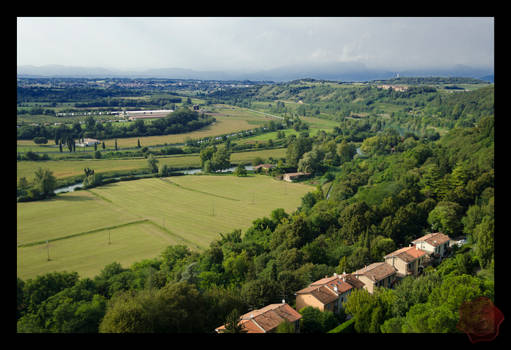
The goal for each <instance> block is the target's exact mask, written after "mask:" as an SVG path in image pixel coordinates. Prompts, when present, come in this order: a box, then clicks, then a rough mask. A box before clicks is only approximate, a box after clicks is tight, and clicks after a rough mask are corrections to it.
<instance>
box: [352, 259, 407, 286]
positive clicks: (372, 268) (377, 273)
mask: <svg viewBox="0 0 511 350" xmlns="http://www.w3.org/2000/svg"><path fill="white" fill-rule="evenodd" d="M396 271H397V270H396V269H395V268H394V267H392V266H390V265H389V264H387V263H384V262H377V263H373V264H371V265H369V266H366V267H364V268H362V269H359V270H357V271H355V272H354V273H353V274H354V275H364V276H367V277H368V278H370V279H371V280H373V281H375V282H378V281H381V280H382V279H384V278H385V277H387V276H390V275H392V274H394V273H396Z"/></svg>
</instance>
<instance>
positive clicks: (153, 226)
mask: <svg viewBox="0 0 511 350" xmlns="http://www.w3.org/2000/svg"><path fill="white" fill-rule="evenodd" d="M311 190H314V187H312V186H308V185H304V184H299V183H286V182H283V181H278V180H275V179H273V178H271V177H269V176H264V175H252V176H248V177H236V176H232V175H191V176H179V177H169V178H152V179H143V180H136V181H126V182H119V183H113V184H108V185H105V186H101V187H97V188H93V189H90V190H85V191H76V192H71V193H65V194H61V195H58V196H57V197H56V198H53V199H50V200H44V201H37V202H27V203H18V204H17V209H18V210H17V212H18V217H17V220H18V225H17V237H18V248H17V249H18V265H17V266H18V276H20V277H21V278H23V279H26V278H31V277H34V276H36V275H38V274H43V273H47V272H51V271H63V270H68V271H77V272H78V273H79V274H80V276H94V275H96V274H97V273H99V272H100V271H101V270H102V269H103V267H104V266H105V265H106V264H108V263H111V262H114V261H117V262H120V263H121V264H122V265H123V266H127V265H129V264H132V263H133V262H136V261H140V260H142V259H145V258H151V257H156V256H158V255H159V254H160V253H161V252H162V251H163V249H164V248H165V247H166V246H168V245H171V244H186V245H188V246H189V247H190V249H192V250H202V249H205V248H207V247H208V245H209V243H210V242H211V241H212V240H214V239H217V238H218V237H219V233H228V232H231V231H232V230H233V229H237V228H239V229H246V228H248V227H249V226H250V225H251V223H252V221H253V220H254V219H256V218H260V217H263V216H269V215H270V213H271V211H272V210H273V209H276V208H283V209H284V210H286V212H288V213H290V212H292V211H293V210H295V209H296V208H297V207H298V206H299V205H300V203H301V198H302V197H303V195H305V193H307V192H309V191H311ZM109 234H110V239H111V244H109V243H108V239H109V238H108V235H109ZM46 240H48V241H49V253H50V261H48V250H47V249H48V248H47V245H46Z"/></svg>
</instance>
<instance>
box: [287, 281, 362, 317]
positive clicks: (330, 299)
mask: <svg viewBox="0 0 511 350" xmlns="http://www.w3.org/2000/svg"><path fill="white" fill-rule="evenodd" d="M363 286H364V284H363V283H361V282H360V281H359V280H357V279H356V278H354V277H353V276H351V275H349V274H346V273H344V274H342V275H337V274H334V275H333V276H331V277H328V276H325V278H322V279H320V280H318V281H315V282H313V283H311V284H309V286H308V287H307V288H304V289H301V290H299V291H298V292H296V293H295V295H296V310H301V309H303V308H304V307H307V306H312V307H315V308H317V309H319V310H321V311H326V310H328V311H332V312H334V313H337V312H339V311H340V310H341V309H342V308H343V303H345V302H346V301H347V298H348V296H349V295H350V294H351V292H352V291H353V290H354V289H357V288H359V289H360V288H363Z"/></svg>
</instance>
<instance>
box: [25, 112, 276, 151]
mask: <svg viewBox="0 0 511 350" xmlns="http://www.w3.org/2000/svg"><path fill="white" fill-rule="evenodd" d="M210 109H211V112H209V113H207V114H209V115H212V116H214V117H215V118H216V122H215V123H213V124H212V125H209V126H207V127H205V128H202V129H200V130H195V131H192V132H187V133H182V134H170V135H158V136H146V137H128V138H118V139H117V146H118V148H120V149H123V148H133V147H136V146H137V143H138V140H140V144H141V145H142V147H144V146H155V145H163V144H182V143H184V142H185V141H186V140H187V139H189V138H190V139H193V140H196V139H202V138H205V137H212V136H217V135H223V134H229V133H235V132H239V131H244V130H251V129H255V128H257V127H259V126H261V125H262V124H264V123H266V122H268V121H270V120H275V118H274V117H270V116H267V115H264V114H260V113H255V112H252V111H249V110H245V109H241V108H239V107H225V106H215V105H213V106H211V108H210ZM123 123H133V122H123ZM146 123H147V124H148V125H149V124H150V121H146ZM116 124H119V123H114V124H113V125H114V126H115V125H116ZM101 141H104V142H105V146H106V149H107V150H112V149H114V143H115V140H114V139H106V140H101ZM91 150H93V148H91V147H89V148H86V149H79V148H78V147H77V152H80V151H91ZM17 151H18V152H27V151H33V152H59V149H58V147H57V146H56V145H55V144H54V142H53V140H48V144H46V145H37V144H35V143H34V142H33V141H32V140H17ZM64 153H66V149H64Z"/></svg>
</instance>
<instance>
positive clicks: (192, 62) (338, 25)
mask: <svg viewBox="0 0 511 350" xmlns="http://www.w3.org/2000/svg"><path fill="white" fill-rule="evenodd" d="M493 61H494V19H493V18H492V17H453V18H448V17H431V18H430V17H397V18H393V17H368V18H363V17H346V18H344V17H225V18H223V17H199V18H194V17H164V18H159V17H150V18H143V17H18V20H17V65H18V66H37V67H41V66H45V65H62V66H69V67H90V68H105V69H115V70H132V71H142V70H147V69H162V68H181V69H190V70H196V71H222V70H229V71H236V70H238V71H247V72H255V71H261V70H272V69H277V68H279V67H287V66H318V65H335V64H346V65H359V66H363V67H366V68H368V69H387V70H411V69H433V68H445V67H452V66H456V65H462V66H469V67H474V68H483V69H493Z"/></svg>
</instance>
